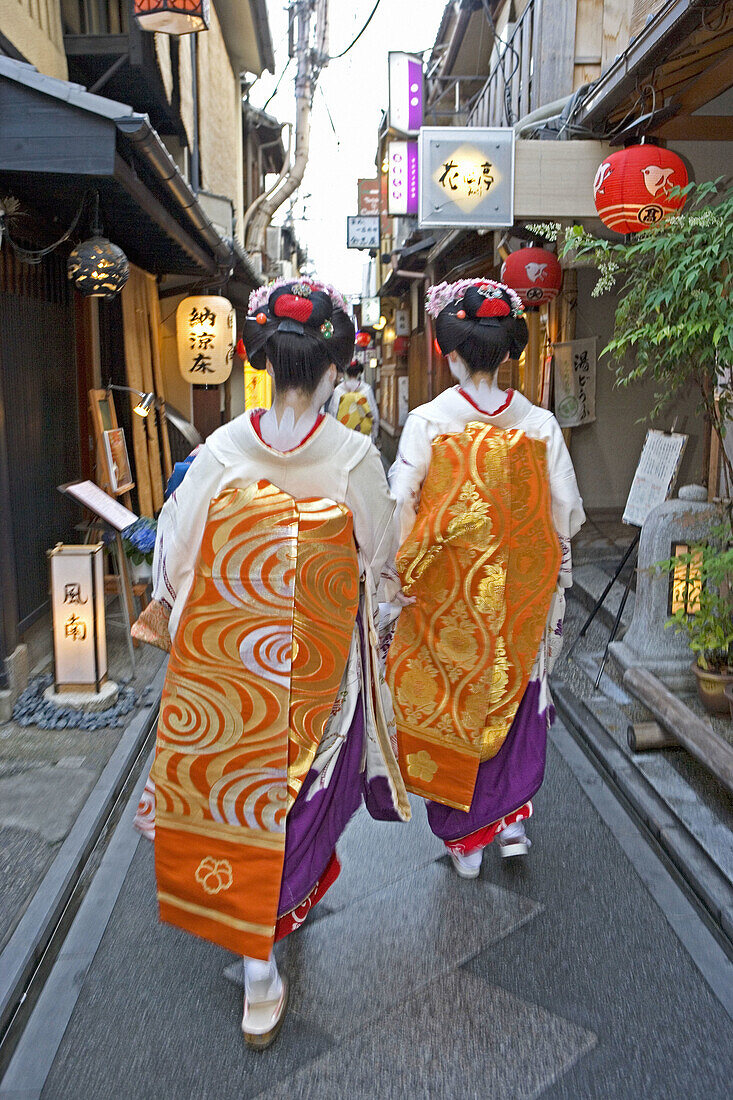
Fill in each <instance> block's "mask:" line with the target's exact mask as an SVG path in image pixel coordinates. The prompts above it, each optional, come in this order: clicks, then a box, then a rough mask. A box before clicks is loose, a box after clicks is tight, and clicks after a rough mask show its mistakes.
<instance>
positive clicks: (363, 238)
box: [346, 214, 379, 248]
mask: <svg viewBox="0 0 733 1100" xmlns="http://www.w3.org/2000/svg"><path fill="white" fill-rule="evenodd" d="M346 247H347V248H379V215H378V214H354V215H351V214H350V215H349V216H348V217H347V219H346Z"/></svg>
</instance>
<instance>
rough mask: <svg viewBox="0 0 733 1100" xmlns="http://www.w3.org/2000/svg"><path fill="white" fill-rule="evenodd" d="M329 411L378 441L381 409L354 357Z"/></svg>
mask: <svg viewBox="0 0 733 1100" xmlns="http://www.w3.org/2000/svg"><path fill="white" fill-rule="evenodd" d="M328 411H329V412H330V413H331V415H332V416H335V417H336V419H337V420H338V421H340V423H341V424H345V425H346V427H347V428H351V429H352V430H353V431H355V432H361V433H362V434H363V435H368V436H370V437H371V440H372V443H376V441H377V437H378V435H379V409H378V408H377V402H376V399H375V397H374V390H373V389H372V387H371V386H370V385H369V383H368V382H365V381H364V380H363V378H362V366H361V363H359V362H358V360H356V359H352V361H351V363H350V364H349V365H348V367H347V368H346V370H345V371H344V380H343V382H340V383H339V384H338V385H337V386H336V389H335V390H334V391H333V397H332V398H331V401H330V404H329V407H328Z"/></svg>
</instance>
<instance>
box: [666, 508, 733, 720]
mask: <svg viewBox="0 0 733 1100" xmlns="http://www.w3.org/2000/svg"><path fill="white" fill-rule="evenodd" d="M658 564H659V566H660V568H662V569H666V570H667V571H668V572H670V573H671V572H673V571H677V570H685V571H687V574H688V576H689V578H690V579H689V583H688V586H687V593H686V598H685V599H684V600H683V604H684V605H685V606H682V607H680V608H679V609H678V610H677V611H675V613H674V614H673V615H672V616H671V617H670V618H669V619H668V620H667V626H673V627H674V629H675V632H676V633H681V632H684V633H686V634H687V637H688V640H689V643H690V649H691V650H692V652H693V653H694V654H695V660H694V661H693V664H692V671H693V672H694V674H695V677H696V680H697V690H698V695H699V696H700V700H701V702H702V703H703V705H704V706H705V708H706V709H707V710H709V711H710V712H711V713H712V714H728V713H729V712H730V713H731V714H732V715H733V710H731V708H730V704H729V698H730V696H731V694H733V598H731V577H733V529H732V528H731V518H730V515H729V513H728V511H727V510H724V511H723V514H722V516H721V518H720V519H719V521H718V522H717V523H715V524H714V525H713V526H712V527H711V528H710V534H709V536H708V538H707V539H706V540H705V542H704V543H702V544H701V545H700V546H694V547H691V548H690V549H689V550H688V551H687V552H686V553H684V554H680V555H678V556H676V557H673V558H669V559H667V560H666V561H663V562H659V563H658Z"/></svg>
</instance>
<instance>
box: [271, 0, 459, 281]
mask: <svg viewBox="0 0 733 1100" xmlns="http://www.w3.org/2000/svg"><path fill="white" fill-rule="evenodd" d="M373 6H374V0H331V2H330V3H329V38H330V42H329V52H330V53H331V54H336V53H339V52H340V51H341V50H343V49H344V48H345V47H346V46H347V45H348V44H349V42H351V40H352V38H353V37H354V36H355V35H356V34H357V32H358V31H359V30H360V29H361V27H362V26H363V25H364V23H365V22H366V19H367V17H368V15H369V12H370V11H371V9H372V7H373ZM444 8H445V0H381V4H380V5H379V8H378V10H377V13H376V15H375V16H374V18H373V20H372V22H371V23H370V25H369V27H368V28H367V30H366V31H365V33H364V34H363V35H362V37H361V38H360V39H359V41H358V42H357V44H356V45H355V46H354V48H353V50H351V51H350V52H349V53H348V54H347V55H346V56H345V57H344V58H342V59H340V60H338V61H332V62H331V63H330V64H329V65H328V67H327V68H326V69H324V70H323V72H322V74H321V77H320V80H319V82H318V88H317V90H316V95H315V100H314V104H313V116H312V130H311V146H310V159H309V162H308V168H307V171H306V174H305V178H304V180H303V183H302V185H301V187H300V192H299V194H298V198H297V200H296V202H295V204H294V208H293V216H294V222H295V229H296V231H297V234H298V238H299V240H300V241H301V242H302V243H303V244H304V245H305V246H306V248H307V249H308V255H309V257H310V258H311V259H312V260H313V261H314V263H315V269H316V272H317V273H318V274H319V275H320V276H321V277H322V278H324V279H326V280H327V281H328V282H331V283H333V284H334V285H335V286H337V287H338V289H339V290H341V291H342V292H343V293H345V294H359V293H360V292H361V272H362V266H363V263H364V260H365V258H366V257H367V253H366V252H361V251H358V250H354V249H347V248H346V218H347V215H349V214H356V213H357V206H356V201H357V196H356V181H357V179H359V178H360V177H364V178H374V177H375V176H376V174H377V168H376V165H375V163H374V158H375V156H376V147H377V129H378V126H379V120H380V117H381V112H382V111H383V110H384V109H386V107H387V102H388V95H387V53H388V51H389V50H407V51H412V52H420V51H422V50H429V49H430V48H431V47H432V45H433V42H434V40H435V35H436V33H437V30H438V25H439V23H440V18H441V15H442V13H443V9H444ZM268 13H269V17H270V28H271V31H272V40H273V45H274V47H275V66H276V73H275V76H274V77H272V76H271V75H270V74H269V73H266V74H263V76H262V78H261V79H260V80H258V81H257V82H256V84H255V85H254V87H253V88H252V91H251V94H250V99H251V102H252V103H253V105H254V106H255V107H262V106H263V105H264V104H265V102H266V100H267V99H268V98H269V96H270V95H271V93H272V91H273V90H274V88H275V85H276V83H277V79H278V77H279V76H280V75H281V73H282V70H283V68H284V66H285V63H286V62H287V59H288V47H287V22H288V21H287V7H286V5H285V3H284V0H268ZM294 76H295V62H294V61H292V62H291V63H290V68H289V69H288V72H287V74H286V76H285V78H284V79H283V81H282V83H281V84H280V88H279V90H278V92H277V95H276V96H275V97H274V98H273V99H272V101H271V102H270V103H269V104H268V106H267V111H268V113H269V114H273V115H274V116H275V117H276V118H278V119H280V120H282V121H284V122H291V121H293V119H294V117H295V110H294V108H295V92H294ZM329 113H330V119H329ZM331 120H333V127H332V125H331ZM334 129H335V131H336V132H335V134H334ZM287 205H288V204H285V207H283V208H281V210H279V211H278V212H277V214H276V215H275V219H274V220H275V222H278V223H279V222H281V221H282V220H283V218H284V216H285V211H286V209H287Z"/></svg>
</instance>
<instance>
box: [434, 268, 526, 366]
mask: <svg viewBox="0 0 733 1100" xmlns="http://www.w3.org/2000/svg"><path fill="white" fill-rule="evenodd" d="M435 337H436V340H437V341H438V345H439V347H440V350H441V352H442V353H443V355H448V353H449V352H451V351H457V352H458V354H459V355H460V357H461V359H463V361H464V363H465V364H466V366H467V367H468V369H469V371H470V372H471V374H474V373H475V372H476V371H489V372H491V371H495V370H496V369H497V367H498V366H499V364H500V363H502V362H503V360H504V358H505V357H506V354H507V352H508V353H509V358H510V359H518V358H519V356H520V355H521V354H522V351H523V350H524V348H525V347H526V345H527V340H528V338H529V333H528V331H527V323H526V321H525V320H524V317H521V316H518V311H517V308H516V301H513V300H512V298H511V297H510V296H509V294H508V293H507V292H506V291H505V290H504V289H503V288H502V287H501V286H500V285H499V284H497V283H491V282H487V283H486V284H484V285H481V284H478V283H477V284H473V285H471V286H469V287H467V288H466V290H465V292H464V294H463V297H461V298H458V299H457V300H456V301H453V302H449V303H448V304H447V305H446V306H445V308H444V309H442V310H441V311H440V313H439V314H438V316H437V317H436V318H435Z"/></svg>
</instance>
